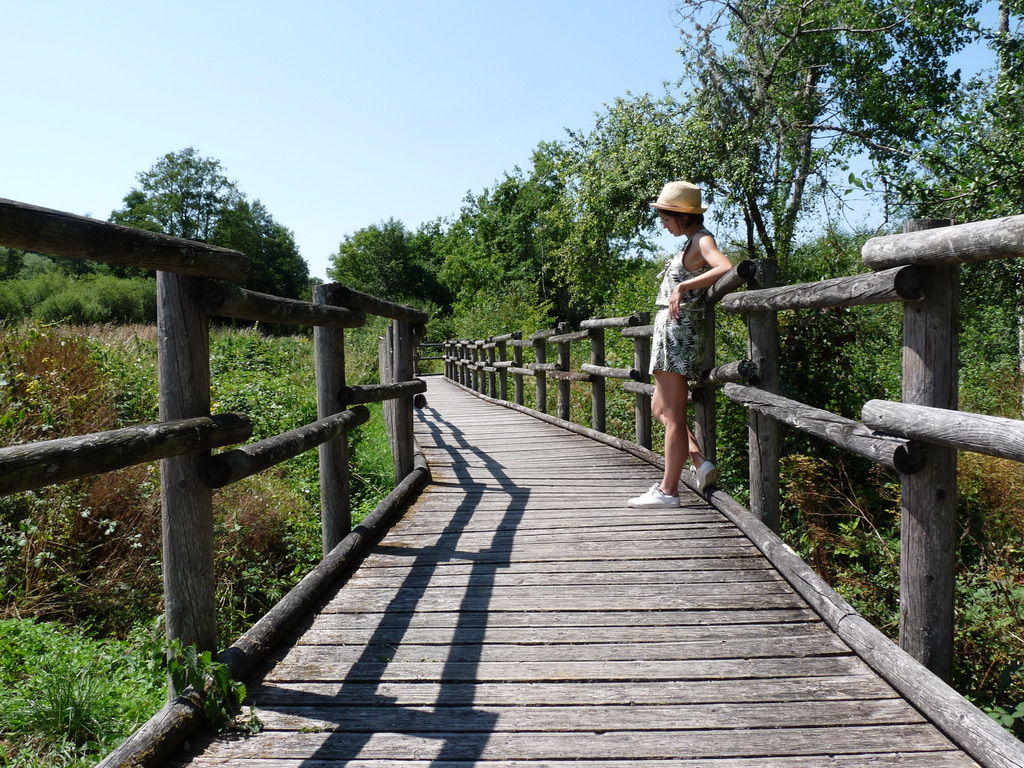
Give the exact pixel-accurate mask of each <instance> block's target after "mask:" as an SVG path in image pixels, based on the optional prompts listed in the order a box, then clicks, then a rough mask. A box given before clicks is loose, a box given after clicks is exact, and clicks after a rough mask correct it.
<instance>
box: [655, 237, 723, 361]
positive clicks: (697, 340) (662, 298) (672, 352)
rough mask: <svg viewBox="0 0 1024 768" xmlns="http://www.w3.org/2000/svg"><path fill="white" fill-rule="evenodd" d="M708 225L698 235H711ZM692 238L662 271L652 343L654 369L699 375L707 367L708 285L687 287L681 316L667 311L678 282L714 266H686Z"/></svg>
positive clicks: (681, 306)
mask: <svg viewBox="0 0 1024 768" xmlns="http://www.w3.org/2000/svg"><path fill="white" fill-rule="evenodd" d="M710 234H711V233H710V232H709V231H708V230H706V229H701V230H699V231H698V232H697V233H696V234H695V235H694V237H697V235H710ZM692 242H693V237H691V238H690V239H689V240H687V241H686V244H685V245H684V246H683V248H682V250H680V251H679V252H678V253H677V254H676V255H675V256H674V257H673V258H672V260H671V261H669V263H668V265H667V266H666V267H665V270H664V271H663V272H662V273H661V274H662V276H663V277H662V281H661V287H660V288H659V290H658V298H657V300H656V302H655V303H656V304H657V306H658V313H657V314H656V315H655V316H654V335H653V342H654V343H653V347H652V350H651V373H652V374H653V373H654V372H655V371H671V372H672V373H679V374H682V375H683V376H686V377H687V378H688V379H692V378H697V377H698V376H700V375H701V374H702V373H703V367H704V336H705V331H704V307H705V299H706V298H707V289H706V288H703V289H701V290H699V291H687V292H686V294H685V295H684V296H683V301H682V302H681V303H680V305H679V318H678V319H677V320H673V319H672V318H670V317H669V315H668V302H669V300H670V299H671V298H672V292H673V291H674V290H675V288H676V286H677V285H679V283H681V282H683V281H684V280H689V279H690V278H691V277H695V276H696V275H699V274H702V273H703V272H706V271H707V270H708V269H710V268H711V265H709V264H708V263H706V262H705V263H704V264H703V265H702V266H701V267H700V268H698V269H695V270H693V271H690V270H688V269H687V268H686V267H685V266H683V257H684V256H685V255H686V251H687V250H688V249H689V247H690V243H692Z"/></svg>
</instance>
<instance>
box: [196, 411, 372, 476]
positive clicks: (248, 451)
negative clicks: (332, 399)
mask: <svg viewBox="0 0 1024 768" xmlns="http://www.w3.org/2000/svg"><path fill="white" fill-rule="evenodd" d="M369 418H370V411H369V410H367V408H366V407H365V406H357V407H356V408H353V409H352V410H351V411H342V412H341V413H336V414H334V415H332V416H327V417H326V418H323V419H319V420H317V421H314V422H313V423H311V424H306V425H305V426H302V427H299V428H298V429H293V430H291V431H290V432H284V433H282V434H280V435H274V436H273V437H268V438H267V439H266V440H260V441H259V442H258V443H253V444H252V445H245V446H242V447H241V448H235V449H234V450H231V451H226V452H224V453H219V454H217V455H216V456H211V457H210V459H209V461H208V462H206V463H205V464H204V466H203V470H202V471H203V481H204V482H205V483H206V484H207V485H208V486H209V487H210V488H223V487H224V486H226V485H230V484H231V483H236V482H238V481H239V480H241V479H242V478H243V477H249V476H250V475H255V474H256V473H257V472H262V471H263V470H264V469H267V468H269V467H272V466H274V465H276V464H280V463H281V462H282V461H287V460H288V459H291V458H294V457H295V456H298V455H299V454H300V453H305V452H306V451H308V450H310V449H311V448H315V447H317V446H318V445H321V444H323V443H326V442H327V441H328V440H330V439H332V438H335V437H338V436H339V435H342V434H344V433H346V432H348V431H349V430H351V429H353V428H354V427H357V426H359V425H360V424H365V423H366V422H367V421H368V420H369Z"/></svg>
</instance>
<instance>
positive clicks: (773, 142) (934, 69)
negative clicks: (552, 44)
mask: <svg viewBox="0 0 1024 768" xmlns="http://www.w3.org/2000/svg"><path fill="white" fill-rule="evenodd" d="M977 9H978V2H976V1H975V0H933V1H931V2H928V3H923V2H920V0H886V2H877V1H876V0H838V1H836V0H777V1H776V2H770V3H764V2H761V1H760V0H697V2H693V3H688V4H687V5H686V6H681V7H680V14H681V17H682V19H683V21H684V29H686V28H691V29H694V30H696V31H695V33H694V34H693V35H692V44H691V45H689V46H686V47H684V49H683V51H684V55H685V57H686V76H685V79H684V80H683V81H682V82H683V83H685V84H687V85H690V86H692V90H691V91H690V92H689V94H687V95H686V115H685V118H684V125H685V138H686V141H687V144H688V148H687V151H686V153H685V154H686V155H687V156H688V157H690V158H691V159H690V161H689V162H688V163H687V167H685V168H684V169H683V170H685V171H686V172H687V174H688V175H689V176H690V177H691V179H692V180H694V181H698V182H704V183H705V184H706V185H708V186H710V187H711V188H712V189H714V190H715V191H717V192H718V193H719V194H720V198H719V199H720V202H721V203H723V204H724V205H725V206H727V207H728V208H731V209H732V210H733V211H735V212H736V213H737V215H738V216H739V217H740V218H741V219H742V222H743V225H744V228H745V230H746V233H747V237H746V240H747V247H748V249H749V250H750V251H751V252H754V251H759V252H761V253H764V255H766V256H768V257H769V258H776V259H779V260H780V261H783V262H784V261H785V260H786V258H787V257H788V256H789V255H790V254H791V253H792V251H793V247H794V243H795V239H796V234H797V227H798V224H799V222H800V221H801V217H802V216H803V215H805V214H806V212H807V211H808V209H809V208H810V207H811V199H812V197H813V199H814V202H815V203H816V202H817V201H818V200H822V199H828V200H832V201H835V200H837V199H840V195H841V193H842V191H843V190H842V188H841V186H840V185H837V183H836V182H837V178H838V172H841V171H846V170H848V162H849V160H850V158H851V157H853V156H855V155H863V156H865V157H866V158H867V159H868V161H869V162H870V163H872V164H873V166H874V168H875V169H876V173H877V174H879V175H880V176H885V175H886V174H890V173H894V172H896V171H898V170H899V169H900V168H902V167H904V165H905V163H906V162H907V157H908V152H907V148H908V146H909V145H910V144H912V143H913V142H916V141H920V140H921V139H922V136H923V133H924V132H925V131H926V127H927V124H926V123H924V122H923V121H922V120H921V117H922V116H923V115H940V114H948V112H949V110H950V108H951V105H952V103H953V100H952V96H953V94H954V93H955V92H956V90H957V88H958V86H959V81H960V76H959V72H947V68H946V60H947V58H948V57H949V56H950V55H951V54H952V53H954V52H955V51H957V50H959V49H960V48H962V47H963V46H964V45H965V44H966V43H967V42H968V40H969V39H970V34H971V33H970V30H969V27H968V25H967V23H966V21H965V20H967V19H970V18H971V17H972V16H973V14H974V13H975V12H976V11H977ZM819 196H827V197H819Z"/></svg>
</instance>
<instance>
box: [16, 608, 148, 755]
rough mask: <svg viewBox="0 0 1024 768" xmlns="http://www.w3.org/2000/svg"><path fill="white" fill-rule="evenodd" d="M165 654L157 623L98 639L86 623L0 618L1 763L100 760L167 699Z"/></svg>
mask: <svg viewBox="0 0 1024 768" xmlns="http://www.w3.org/2000/svg"><path fill="white" fill-rule="evenodd" d="M161 656H162V638H160V637H159V636H158V632H157V630H156V628H155V627H152V628H151V627H142V626H138V627H136V628H134V629H133V631H132V633H131V635H130V637H129V638H128V639H127V640H114V639H107V640H95V639H93V638H90V637H88V636H87V635H86V634H85V633H84V632H83V631H81V630H80V629H69V628H67V627H63V626H60V625H56V624H48V623H42V622H36V621H34V620H31V619H7V620H0V686H2V687H3V689H4V696H3V698H2V699H0V762H2V763H3V765H6V766H11V768H47V767H48V766H55V765H61V766H66V767H67V768H85V767H86V766H91V765H94V764H95V762H96V759H97V757H98V756H100V755H102V754H104V753H106V752H108V751H109V750H110V749H112V748H113V747H115V746H116V745H117V744H119V743H120V742H121V741H123V740H124V739H125V738H126V737H127V736H128V735H129V734H130V733H131V732H132V731H133V730H135V729H136V728H137V727H138V726H139V725H141V724H142V723H143V722H145V721H146V720H148V719H149V717H150V716H151V715H152V714H153V713H154V712H155V711H157V710H158V709H159V708H160V706H161V705H162V703H163V701H164V700H165V698H166V695H167V694H166V690H167V688H166V677H165V674H166V673H165V672H164V667H163V663H162V659H161Z"/></svg>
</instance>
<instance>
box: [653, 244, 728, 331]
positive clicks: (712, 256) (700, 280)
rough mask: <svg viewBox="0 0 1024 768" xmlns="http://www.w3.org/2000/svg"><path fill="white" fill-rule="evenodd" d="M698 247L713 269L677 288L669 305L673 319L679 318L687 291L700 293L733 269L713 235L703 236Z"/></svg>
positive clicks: (680, 284) (669, 311)
mask: <svg viewBox="0 0 1024 768" xmlns="http://www.w3.org/2000/svg"><path fill="white" fill-rule="evenodd" d="M697 246H698V247H699V248H700V255H701V256H702V257H703V258H704V261H705V262H706V263H707V264H708V266H710V267H711V269H709V270H708V271H707V272H702V273H701V274H699V275H697V276H696V277H691V278H690V279H689V280H683V281H682V282H681V283H679V285H677V286H676V287H675V290H674V291H673V292H672V298H671V300H670V301H669V304H668V314H669V317H671V318H673V319H676V318H678V317H679V304H680V302H682V300H683V296H684V294H685V293H686V292H687V291H699V290H700V289H701V288H707V287H708V286H711V285H714V284H715V283H717V282H718V280H719V278H721V277H722V276H723V275H725V274H726V273H727V272H728V271H729V270H730V269H732V262H731V261H729V259H728V257H727V256H726V255H725V254H724V253H722V252H721V251H720V250H719V248H718V244H717V243H716V242H715V238H714V237H712V236H711V235H704V236H702V237H701V238H700V239H699V240H698V241H697Z"/></svg>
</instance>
